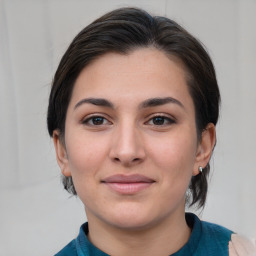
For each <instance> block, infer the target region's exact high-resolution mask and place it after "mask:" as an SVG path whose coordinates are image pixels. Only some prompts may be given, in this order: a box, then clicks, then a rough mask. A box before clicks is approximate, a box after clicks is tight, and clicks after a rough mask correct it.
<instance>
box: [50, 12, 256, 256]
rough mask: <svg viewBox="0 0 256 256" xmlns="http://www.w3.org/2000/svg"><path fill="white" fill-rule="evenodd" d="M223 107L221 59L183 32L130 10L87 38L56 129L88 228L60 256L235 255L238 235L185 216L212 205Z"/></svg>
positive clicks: (56, 103) (62, 76)
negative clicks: (210, 180)
mask: <svg viewBox="0 0 256 256" xmlns="http://www.w3.org/2000/svg"><path fill="white" fill-rule="evenodd" d="M219 101H220V94H219V89H218V85H217V81H216V76H215V71H214V67H213V64H212V62H211V59H210V57H209V56H208V54H207V53H206V51H205V50H204V48H203V47H202V45H201V44H200V43H199V42H198V41H197V40H196V39H195V38H194V37H193V36H191V35H190V34H189V33H188V32H187V31H185V30H184V29H183V28H181V27H180V26H179V25H178V24H177V23H175V22H174V21H172V20H169V19H167V18H164V17H152V16H151V15H150V14H148V13H147V12H145V11H143V10H139V9H135V8H123V9H118V10H114V11H112V12H110V13H107V14H106V15H104V16H102V17H101V18H99V19H97V20H96V21H94V22H93V23H92V24H90V25H89V26H87V27H86V28H84V29H83V30H82V31H81V32H80V33H79V34H78V35H77V36H76V37H75V39H74V40H73V42H72V43H71V45H70V46H69V48H68V50H67V51H66V53H65V54H64V56H63V58H62V60H61V62H60V64H59V67H58V69H57V71H56V74H55V77H54V80H53V85H52V90H51V94H50V99H49V107H48V120H47V121H48V130H49V134H50V136H52V137H53V141H54V145H55V149H56V157H57V161H58V164H59V166H60V168H61V171H62V174H63V184H64V187H65V189H67V190H68V191H69V192H70V193H72V194H75V195H76V194H77V195H78V196H79V198H80V199H81V200H82V202H83V204H84V206H85V211H86V215H87V219H88V223H85V224H84V225H82V226H81V229H80V233H79V236H78V237H77V238H76V239H75V240H73V241H72V242H71V243H69V244H68V245H67V246H66V247H65V248H64V249H63V250H61V251H60V252H59V253H58V254H56V255H58V256H62V255H79V256H82V255H175V256H181V255H216V256H217V255H218V256H221V255H228V254H229V251H230V253H232V250H233V253H235V252H236V248H237V246H236V245H233V244H232V242H230V241H231V236H232V234H233V232H232V231H230V230H228V229H226V228H224V227H221V226H218V225H215V224H211V223H207V222H202V221H200V220H199V219H198V217H197V216H196V215H194V214H191V213H185V204H188V205H190V206H192V205H197V206H198V208H200V207H203V206H204V204H205V201H206V195H207V176H208V174H209V171H210V166H209V160H210V157H211V154H212V151H213V149H214V146H215V142H216V138H215V125H216V123H217V121H218V115H219ZM250 246H251V247H253V246H252V245H250ZM242 247H244V246H243V244H242ZM248 248H249V246H246V250H249V249H248Z"/></svg>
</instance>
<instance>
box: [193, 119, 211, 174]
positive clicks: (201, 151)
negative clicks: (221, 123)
mask: <svg viewBox="0 0 256 256" xmlns="http://www.w3.org/2000/svg"><path fill="white" fill-rule="evenodd" d="M215 143H216V133H215V126H214V124H213V123H209V124H208V125H207V126H206V128H205V129H204V130H203V132H202V136H201V141H200V143H199V144H198V147H197V153H196V161H195V164H194V169H193V176H196V175H197V174H199V166H201V167H203V168H204V167H205V166H206V165H207V164H208V162H209V161H210V158H211V155H212V151H213V148H214V146H215Z"/></svg>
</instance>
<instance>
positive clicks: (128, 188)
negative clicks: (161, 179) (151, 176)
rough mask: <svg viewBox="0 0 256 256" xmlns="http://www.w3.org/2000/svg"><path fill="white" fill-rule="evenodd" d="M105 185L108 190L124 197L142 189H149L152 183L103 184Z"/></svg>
mask: <svg viewBox="0 0 256 256" xmlns="http://www.w3.org/2000/svg"><path fill="white" fill-rule="evenodd" d="M104 184H106V185H107V186H108V187H109V188H110V189H112V190H114V191H116V192H118V193H121V194H126V195H131V194H135V193H138V192H140V191H142V190H144V189H147V188H149V187H150V186H151V185H152V184H153V182H152V183H151V182H134V183H112V182H108V183H104Z"/></svg>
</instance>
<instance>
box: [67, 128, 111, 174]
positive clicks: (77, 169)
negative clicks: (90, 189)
mask: <svg viewBox="0 0 256 256" xmlns="http://www.w3.org/2000/svg"><path fill="white" fill-rule="evenodd" d="M72 134H76V133H72ZM66 146H67V153H68V161H69V168H70V171H71V173H72V176H74V178H76V176H78V175H79V176H81V175H83V176H89V175H92V174H94V173H97V170H98V169H99V167H100V166H101V164H102V162H103V161H104V159H105V157H106V154H107V146H108V141H107V140H106V139H105V140H101V139H100V138H95V136H92V135H91V136H87V135H86V134H83V133H80V134H78V135H77V136H73V137H72V138H70V139H69V138H67V143H66Z"/></svg>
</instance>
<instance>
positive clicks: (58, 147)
mask: <svg viewBox="0 0 256 256" xmlns="http://www.w3.org/2000/svg"><path fill="white" fill-rule="evenodd" d="M53 143H54V147H55V153H56V159H57V162H58V165H59V167H60V169H61V172H62V174H63V175H64V176H66V177H69V176H71V172H70V170H69V164H68V157H67V151H66V147H65V145H64V142H63V141H62V140H61V138H60V132H59V131H58V130H54V131H53Z"/></svg>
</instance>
